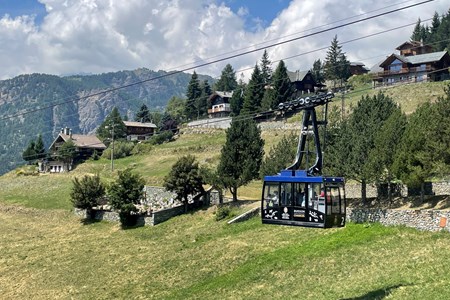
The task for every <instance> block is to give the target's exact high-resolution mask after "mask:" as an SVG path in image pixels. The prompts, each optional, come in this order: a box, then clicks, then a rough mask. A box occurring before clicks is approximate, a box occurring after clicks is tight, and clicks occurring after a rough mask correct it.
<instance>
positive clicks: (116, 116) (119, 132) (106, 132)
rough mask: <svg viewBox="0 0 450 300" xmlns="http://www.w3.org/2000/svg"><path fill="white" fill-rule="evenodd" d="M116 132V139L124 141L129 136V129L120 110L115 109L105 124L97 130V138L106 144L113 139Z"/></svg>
mask: <svg viewBox="0 0 450 300" xmlns="http://www.w3.org/2000/svg"><path fill="white" fill-rule="evenodd" d="M113 131H114V139H115V140H116V139H117V140H119V139H124V138H126V136H127V128H126V126H125V124H124V123H123V121H122V117H121V116H120V113H119V110H118V109H117V107H114V108H113V110H112V111H111V113H110V114H109V115H108V116H107V117H106V119H105V120H104V121H103V123H102V124H101V125H100V126H99V128H98V129H97V136H98V138H99V139H100V140H102V141H103V142H104V143H105V142H107V141H110V140H111V139H112V134H113Z"/></svg>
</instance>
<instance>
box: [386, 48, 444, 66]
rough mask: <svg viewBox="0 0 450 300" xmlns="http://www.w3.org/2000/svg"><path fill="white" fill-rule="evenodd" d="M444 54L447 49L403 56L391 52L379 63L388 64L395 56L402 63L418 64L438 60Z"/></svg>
mask: <svg viewBox="0 0 450 300" xmlns="http://www.w3.org/2000/svg"><path fill="white" fill-rule="evenodd" d="M446 54H447V51H440V52H432V53H426V54H418V55H411V56H403V55H399V54H395V53H393V54H391V55H389V56H388V57H387V58H386V59H385V60H383V61H382V62H381V63H380V67H383V66H384V65H388V64H390V63H391V62H392V61H393V60H394V59H395V58H397V59H398V60H400V61H402V62H404V63H409V64H413V65H418V64H424V63H429V62H435V61H440V60H441V59H442V58H443V57H444V56H445V55H446Z"/></svg>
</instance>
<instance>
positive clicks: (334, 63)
mask: <svg viewBox="0 0 450 300" xmlns="http://www.w3.org/2000/svg"><path fill="white" fill-rule="evenodd" d="M348 77H350V62H349V61H348V60H347V57H346V56H345V53H343V52H342V47H341V46H339V42H338V39H337V35H336V36H334V38H333V40H332V41H331V46H330V48H328V51H327V56H326V58H325V78H326V79H328V80H331V81H333V87H334V88H335V87H336V84H337V82H341V83H343V82H344V81H345V80H347V79H348Z"/></svg>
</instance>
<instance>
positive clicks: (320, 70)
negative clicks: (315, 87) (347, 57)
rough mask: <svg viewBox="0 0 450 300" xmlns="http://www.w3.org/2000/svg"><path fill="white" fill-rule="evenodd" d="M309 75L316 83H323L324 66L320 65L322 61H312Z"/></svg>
mask: <svg viewBox="0 0 450 300" xmlns="http://www.w3.org/2000/svg"><path fill="white" fill-rule="evenodd" d="M311 74H312V76H313V78H314V80H315V81H316V83H324V82H325V74H324V65H323V64H322V61H321V60H320V59H317V60H315V61H314V63H313V67H312V69H311Z"/></svg>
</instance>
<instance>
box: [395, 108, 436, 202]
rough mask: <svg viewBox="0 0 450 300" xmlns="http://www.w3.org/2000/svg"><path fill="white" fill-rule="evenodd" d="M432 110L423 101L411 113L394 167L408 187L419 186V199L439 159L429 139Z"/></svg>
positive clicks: (422, 197) (397, 174) (432, 118)
mask: <svg viewBox="0 0 450 300" xmlns="http://www.w3.org/2000/svg"><path fill="white" fill-rule="evenodd" d="M434 113H435V111H434V109H433V106H432V104H430V103H424V104H422V105H421V106H419V107H418V108H417V109H416V111H415V112H414V113H413V114H411V116H410V117H409V120H408V124H407V126H406V128H405V132H404V134H403V136H402V139H401V141H400V149H399V151H398V154H397V155H396V157H395V161H394V168H393V169H394V172H395V174H396V176H397V177H398V178H400V179H401V180H402V182H404V183H406V184H407V185H408V186H409V187H413V188H418V187H420V190H421V193H420V194H421V199H422V200H423V199H424V195H425V193H424V191H425V188H424V187H425V181H426V180H427V179H428V178H430V176H431V175H432V174H433V173H434V171H435V165H436V162H437V161H439V158H438V157H436V153H435V149H433V146H432V143H430V139H429V138H430V132H433V129H434V126H433V123H432V121H433V120H434V117H435V115H434ZM433 134H434V133H433Z"/></svg>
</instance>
